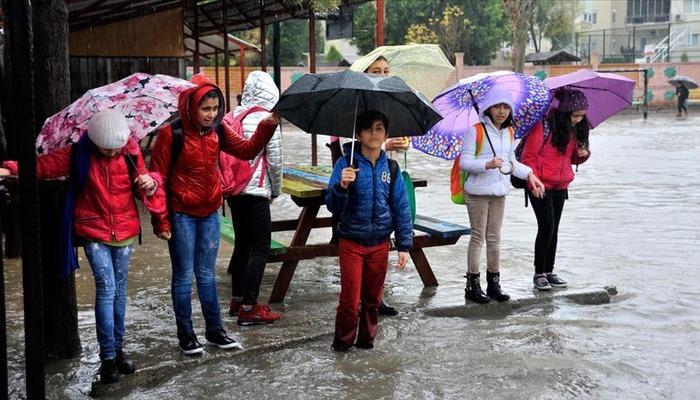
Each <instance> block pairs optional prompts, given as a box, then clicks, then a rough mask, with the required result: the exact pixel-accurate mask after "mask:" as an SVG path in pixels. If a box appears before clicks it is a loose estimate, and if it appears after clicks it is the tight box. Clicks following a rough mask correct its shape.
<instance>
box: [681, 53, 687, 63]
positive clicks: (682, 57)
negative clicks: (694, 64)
mask: <svg viewBox="0 0 700 400" xmlns="http://www.w3.org/2000/svg"><path fill="white" fill-rule="evenodd" d="M681 62H688V54H687V53H683V54H681Z"/></svg>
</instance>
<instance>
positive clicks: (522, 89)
mask: <svg viewBox="0 0 700 400" xmlns="http://www.w3.org/2000/svg"><path fill="white" fill-rule="evenodd" d="M495 86H499V87H502V88H505V89H506V90H508V91H509V92H510V94H511V96H512V97H513V105H514V106H515V110H513V119H514V122H515V136H516V138H522V137H524V136H525V135H526V134H527V132H528V131H529V130H530V128H532V126H533V125H534V124H535V123H536V122H537V121H539V120H540V119H542V117H543V115H544V113H545V112H546V111H547V108H548V107H549V101H550V95H549V89H548V88H547V86H545V84H544V82H542V81H540V80H539V79H537V78H535V77H532V76H527V75H523V74H520V73H517V72H512V71H497V72H489V73H483V74H477V75H474V76H471V77H469V78H465V79H462V80H460V81H459V82H458V83H457V85H455V86H453V87H451V88H449V89H447V90H445V91H444V92H442V93H441V94H439V95H438V96H437V97H435V100H433V105H434V106H435V108H436V109H437V110H438V111H439V112H440V113H441V114H442V116H443V117H444V118H443V120H442V121H440V122H438V123H437V124H436V125H435V126H433V128H432V129H430V130H429V131H428V133H426V134H425V135H423V136H414V137H413V138H412V139H411V141H412V143H413V147H415V148H416V149H418V150H420V151H422V152H424V153H427V154H430V155H432V156H437V157H441V158H444V159H446V160H452V159H454V158H456V157H457V156H458V155H459V153H460V152H461V151H462V138H463V137H464V134H465V132H466V131H467V129H469V127H470V126H472V125H473V124H475V123H476V122H477V121H478V120H479V115H478V113H477V112H476V110H474V109H473V101H475V102H476V104H477V105H478V104H479V103H480V102H481V101H483V100H484V98H485V96H486V93H488V91H489V90H491V88H493V87H495ZM470 92H471V95H470ZM472 95H473V96H474V99H473V101H472Z"/></svg>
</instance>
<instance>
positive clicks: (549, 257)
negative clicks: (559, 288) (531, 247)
mask: <svg viewBox="0 0 700 400" xmlns="http://www.w3.org/2000/svg"><path fill="white" fill-rule="evenodd" d="M528 196H529V197H530V203H531V204H532V209H533V210H534V211H535V217H537V238H536V239H535V273H536V274H544V273H551V272H552V271H553V270H554V259H555V256H556V254H557V236H558V234H559V221H560V220H561V212H562V210H563V209H564V201H565V200H566V190H547V191H546V192H545V194H544V198H541V199H538V198H536V197H535V196H533V195H532V193H528Z"/></svg>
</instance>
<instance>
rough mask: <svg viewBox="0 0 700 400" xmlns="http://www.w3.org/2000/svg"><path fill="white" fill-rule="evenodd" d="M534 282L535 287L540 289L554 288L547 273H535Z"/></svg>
mask: <svg viewBox="0 0 700 400" xmlns="http://www.w3.org/2000/svg"><path fill="white" fill-rule="evenodd" d="M532 283H533V284H534V285H535V289H537V290H539V291H545V290H552V286H551V285H550V284H549V281H547V276H546V275H545V274H535V276H534V277H533V278H532Z"/></svg>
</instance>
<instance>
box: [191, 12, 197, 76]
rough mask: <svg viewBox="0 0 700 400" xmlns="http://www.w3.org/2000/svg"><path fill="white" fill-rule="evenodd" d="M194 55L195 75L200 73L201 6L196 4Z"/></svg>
mask: <svg viewBox="0 0 700 400" xmlns="http://www.w3.org/2000/svg"><path fill="white" fill-rule="evenodd" d="M192 33H193V34H194V54H193V55H192V58H193V60H192V64H193V65H194V67H193V70H194V73H195V74H198V73H199V6H198V5H197V2H196V1H195V3H194V32H192Z"/></svg>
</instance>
